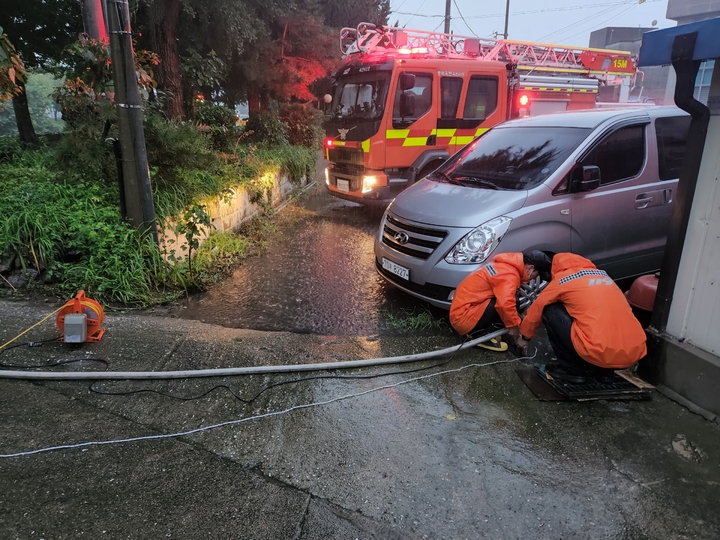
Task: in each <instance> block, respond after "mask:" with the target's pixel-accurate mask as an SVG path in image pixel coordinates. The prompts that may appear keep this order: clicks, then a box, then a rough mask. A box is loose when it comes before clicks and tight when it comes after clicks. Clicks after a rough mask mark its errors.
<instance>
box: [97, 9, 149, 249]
mask: <svg viewBox="0 0 720 540" xmlns="http://www.w3.org/2000/svg"><path fill="white" fill-rule="evenodd" d="M105 13H106V15H107V26H108V33H109V34H110V57H111V59H112V66H113V79H114V81H115V104H116V105H117V115H118V128H119V129H120V148H121V152H122V183H123V193H124V195H125V205H126V208H127V218H128V220H129V221H130V223H131V224H132V225H133V226H135V227H136V228H137V229H139V230H140V232H142V233H150V234H152V235H153V239H154V240H155V243H157V241H158V237H157V224H156V223H155V205H154V203H153V195H152V187H151V185H150V169H149V168H148V161H147V151H146V150H145V133H144V131H143V112H142V101H141V100H140V90H139V89H138V84H137V76H136V75H135V55H134V54H133V45H132V32H131V30H130V9H129V7H128V0H105Z"/></svg>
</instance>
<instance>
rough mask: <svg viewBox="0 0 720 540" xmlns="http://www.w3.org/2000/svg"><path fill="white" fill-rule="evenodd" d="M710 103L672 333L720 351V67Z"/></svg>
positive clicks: (716, 352) (672, 314)
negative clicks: (719, 329) (719, 152)
mask: <svg viewBox="0 0 720 540" xmlns="http://www.w3.org/2000/svg"><path fill="white" fill-rule="evenodd" d="M708 105H709V107H710V114H711V117H710V125H709V127H708V133H707V140H706V142H705V149H704V151H703V160H702V165H701V167H700V173H699V174H698V183H697V188H696V191H695V196H694V198H693V206H692V210H691V212H690V220H689V223H688V229H687V236H686V237H685V245H684V248H683V253H682V257H681V259H680V268H679V270H678V276H677V284H676V286H675V291H674V294H673V298H672V305H671V308H670V317H669V320H668V325H667V333H668V334H670V335H671V336H673V337H675V338H677V339H679V340H681V341H683V342H685V343H689V344H691V345H694V346H695V347H698V348H700V349H703V350H705V351H707V352H709V353H712V354H714V355H716V356H720V332H718V321H720V273H719V271H718V269H719V268H720V181H719V180H718V178H720V155H719V154H718V148H720V70H716V71H715V72H714V73H713V78H712V83H711V87H710V97H709V101H708Z"/></svg>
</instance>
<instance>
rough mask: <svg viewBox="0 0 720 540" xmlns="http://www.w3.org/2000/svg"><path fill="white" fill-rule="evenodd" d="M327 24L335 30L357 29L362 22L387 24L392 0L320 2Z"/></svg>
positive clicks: (331, 0)
mask: <svg viewBox="0 0 720 540" xmlns="http://www.w3.org/2000/svg"><path fill="white" fill-rule="evenodd" d="M320 1H321V5H322V13H323V15H324V17H325V24H326V25H328V26H331V27H333V28H345V27H350V28H355V27H356V26H357V25H358V24H360V23H361V22H370V23H373V24H387V21H388V17H389V16H390V0H353V1H352V2H338V1H337V0H320Z"/></svg>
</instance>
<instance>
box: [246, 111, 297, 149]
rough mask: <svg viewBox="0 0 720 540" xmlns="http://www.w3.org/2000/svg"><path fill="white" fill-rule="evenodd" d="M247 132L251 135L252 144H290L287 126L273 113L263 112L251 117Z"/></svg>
mask: <svg viewBox="0 0 720 540" xmlns="http://www.w3.org/2000/svg"><path fill="white" fill-rule="evenodd" d="M245 130H246V131H247V132H248V133H249V136H248V140H249V142H252V143H259V144H264V145H267V146H283V145H286V144H288V135H287V126H285V124H284V123H283V122H282V121H281V120H280V119H279V118H278V116H277V115H276V114H275V113H274V112H273V111H261V112H259V113H257V114H253V115H250V119H249V120H248V123H247V125H246V126H245Z"/></svg>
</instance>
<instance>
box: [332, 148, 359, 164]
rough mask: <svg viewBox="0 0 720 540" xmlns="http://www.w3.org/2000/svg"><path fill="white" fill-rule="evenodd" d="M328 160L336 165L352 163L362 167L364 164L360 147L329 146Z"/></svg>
mask: <svg viewBox="0 0 720 540" xmlns="http://www.w3.org/2000/svg"><path fill="white" fill-rule="evenodd" d="M328 157H329V161H331V162H333V163H334V164H335V165H336V166H338V165H354V166H355V167H362V166H363V165H364V164H365V161H364V158H363V151H362V148H344V147H337V148H330V149H329V150H328Z"/></svg>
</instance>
